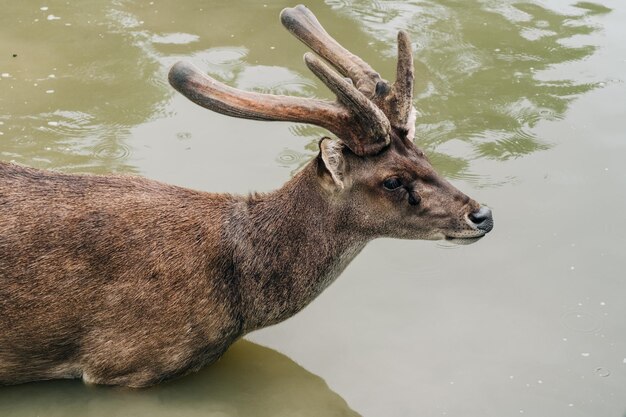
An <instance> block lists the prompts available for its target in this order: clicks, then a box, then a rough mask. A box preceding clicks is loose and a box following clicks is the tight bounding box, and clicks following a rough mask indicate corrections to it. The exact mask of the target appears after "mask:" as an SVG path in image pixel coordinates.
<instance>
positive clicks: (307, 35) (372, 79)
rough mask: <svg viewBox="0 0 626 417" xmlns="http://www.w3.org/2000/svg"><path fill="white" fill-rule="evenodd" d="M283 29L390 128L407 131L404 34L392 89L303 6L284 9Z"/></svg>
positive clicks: (409, 94) (407, 44) (409, 78)
mask: <svg viewBox="0 0 626 417" xmlns="http://www.w3.org/2000/svg"><path fill="white" fill-rule="evenodd" d="M280 20H281V22H282V23H283V25H284V26H285V27H286V28H287V30H289V32H291V33H292V34H293V35H294V36H295V37H296V38H298V39H299V40H301V41H302V42H303V43H304V44H306V45H307V46H308V47H309V48H311V49H312V50H313V51H314V52H315V53H317V54H318V55H320V56H321V57H322V58H324V59H325V60H327V61H328V62H330V63H331V64H332V65H333V66H334V67H336V68H337V69H338V70H339V71H340V72H341V73H342V74H343V75H344V76H347V77H349V78H350V79H352V80H353V81H354V83H355V85H356V87H357V88H358V89H359V91H361V92H362V93H363V94H364V95H365V96H366V97H367V98H369V99H370V100H371V101H373V102H374V104H376V105H377V106H378V107H379V108H380V109H381V110H382V111H383V112H384V114H385V115H386V116H387V118H388V120H389V122H390V123H391V125H392V126H393V127H394V128H397V129H399V130H401V131H410V130H412V126H409V124H410V123H411V121H410V116H411V112H412V110H413V105H412V100H413V54H412V51H411V41H410V39H409V36H408V34H407V33H406V32H404V31H400V32H399V33H398V66H397V74H396V77H397V78H396V81H395V82H394V84H393V86H390V85H389V83H388V82H387V81H385V80H383V79H382V78H381V77H380V74H378V73H377V72H376V71H374V69H373V68H372V67H371V66H369V64H367V63H366V62H365V61H363V60H362V59H361V58H359V57H358V56H356V55H354V54H353V53H351V52H350V51H348V50H347V49H345V48H344V47H343V46H341V45H340V44H339V43H338V42H337V41H336V40H335V39H334V38H333V37H332V36H330V35H329V34H328V33H327V32H326V30H324V28H323V27H322V25H321V24H320V22H319V21H318V20H317V18H316V17H315V15H314V14H313V13H312V12H311V11H310V10H309V9H308V8H306V7H305V6H303V5H298V6H296V7H291V8H286V9H284V10H283V11H282V12H281V13H280Z"/></svg>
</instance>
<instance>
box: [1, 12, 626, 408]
mask: <svg viewBox="0 0 626 417" xmlns="http://www.w3.org/2000/svg"><path fill="white" fill-rule="evenodd" d="M0 3H1V4H0V10H1V11H0V158H1V159H2V160H14V161H16V162H19V163H23V164H27V165H31V166H37V167H44V168H54V169H60V170H64V171H72V172H78V171H85V172H95V173H105V172H114V171H123V172H133V173H138V174H141V175H145V176H147V177H151V178H155V179H159V180H164V181H168V182H172V183H176V184H180V185H184V186H189V187H193V188H198V189H204V190H211V191H230V192H242V193H243V192H248V191H250V190H269V189H273V188H276V187H278V186H280V185H281V184H282V183H283V182H284V181H285V180H286V179H288V178H289V177H290V175H291V174H292V173H293V172H294V171H295V170H297V169H298V167H299V166H301V165H302V164H304V163H305V162H306V161H307V160H308V158H310V157H311V156H312V155H314V152H315V148H316V145H315V144H316V139H317V138H318V136H319V135H320V134H321V133H322V131H321V130H320V129H317V128H311V127H307V126H304V125H293V124H287V123H263V122H252V121H244V120H237V119H231V118H228V117H224V116H220V115H217V114H213V113H211V112H209V111H207V110H204V109H201V108H199V107H197V106H195V105H193V104H192V103H190V102H188V101H187V100H186V99H184V98H183V97H181V96H179V95H177V94H175V93H174V92H173V90H172V89H171V88H170V87H169V86H168V85H167V82H166V73H167V70H168V68H169V66H170V65H171V64H172V63H173V62H175V61H176V60H178V59H181V58H185V59H189V60H191V61H193V62H194V63H196V64H197V65H198V66H200V67H201V68H203V69H204V70H206V71H207V72H209V73H211V74H212V75H213V76H215V77H217V78H219V79H221V80H223V81H225V82H227V83H229V84H231V85H234V86H237V87H239V88H245V89H251V90H258V91H266V92H274V93H282V94H294V95H304V96H312V95H316V96H322V97H330V94H329V93H328V92H327V91H326V90H325V89H324V88H323V87H322V86H321V84H320V83H319V82H318V81H317V80H315V79H314V78H313V77H312V76H311V75H310V74H309V73H308V72H307V70H306V68H305V66H304V64H303V63H302V54H303V52H304V51H305V48H304V47H303V46H302V45H301V44H300V43H299V42H298V41H296V40H295V39H293V38H292V37H291V36H289V34H288V33H287V32H286V31H285V30H284V29H283V28H282V27H281V25H280V24H279V23H278V13H279V11H280V10H281V9H282V8H283V7H286V6H291V5H293V3H286V2H275V3H274V2H272V3H269V2H268V3H267V4H263V2H256V1H240V2H236V4H235V2H227V1H185V2H174V1H164V0H155V1H153V2H148V1H146V2H138V1H136V2H133V1H123V0H118V1H113V2H110V1H95V0H93V1H82V2H66V1H37V2H34V1H9V0H2V1H1V2H0ZM308 6H309V7H310V8H311V9H312V10H313V11H314V12H315V13H316V14H317V15H318V17H319V19H320V21H322V23H323V24H324V25H325V26H326V27H327V29H328V31H329V32H330V33H331V34H333V35H335V36H336V37H337V38H338V39H339V40H340V41H342V43H344V44H345V45H346V46H348V47H350V49H352V50H353V51H354V52H356V53H358V54H359V55H361V56H362V57H363V58H364V59H366V60H367V61H369V62H370V63H371V64H372V65H373V66H374V67H375V68H376V69H378V70H379V71H380V72H381V73H383V75H385V76H387V77H390V78H391V76H392V74H393V71H394V69H393V68H394V64H395V63H394V54H395V45H394V39H395V32H396V31H397V30H398V29H401V28H404V29H408V30H409V32H410V33H411V35H412V38H413V41H414V44H415V48H416V69H417V97H416V100H415V101H416V105H417V107H418V109H419V111H420V117H419V118H418V125H417V132H418V134H417V137H418V138H419V143H420V144H421V146H422V147H424V148H425V150H426V151H427V152H428V153H429V154H430V155H431V159H432V160H433V161H434V163H435V165H436V166H437V168H438V169H439V170H440V171H441V172H443V173H444V174H445V175H446V176H447V177H449V178H450V179H452V180H453V181H454V182H455V183H456V184H457V185H458V186H459V187H460V188H461V189H463V190H465V191H467V192H468V194H470V195H472V196H475V197H477V198H478V199H480V200H481V201H483V202H485V203H488V204H489V205H490V206H491V207H493V208H494V212H495V216H496V217H497V219H496V229H495V230H494V232H493V233H491V234H490V235H489V236H488V237H487V238H485V239H483V240H482V241H480V242H479V243H477V244H475V245H472V246H464V247H452V246H447V245H443V244H437V243H432V242H410V241H393V240H380V241H376V242H373V243H372V244H370V245H369V246H368V247H367V248H366V249H365V251H364V253H362V254H361V255H360V256H359V257H358V258H357V259H356V260H355V261H354V263H353V264H352V265H351V266H350V267H349V268H348V270H347V271H346V272H345V273H344V274H343V276H342V277H341V278H340V279H339V280H338V281H337V282H336V283H335V284H333V285H332V286H331V287H330V288H329V289H328V290H327V291H326V292H325V293H324V294H323V295H322V296H321V297H320V298H319V299H318V300H316V301H315V302H314V303H313V304H312V305H311V306H310V307H308V308H307V309H306V310H305V311H303V312H302V313H300V314H299V315H297V316H296V317H294V318H292V319H290V320H288V321H287V322H285V323H283V324H280V325H278V326H275V327H273V328H270V329H265V330H262V331H259V332H256V333H254V334H251V335H249V337H248V339H249V340H252V341H254V342H256V343H260V344H262V345H266V346H269V347H271V349H268V348H264V347H261V346H259V345H257V344H254V343H251V342H242V343H240V344H238V345H236V346H234V347H233V349H232V350H231V351H229V353H228V354H227V356H226V357H225V359H224V360H223V361H222V362H220V363H219V364H217V365H216V366H214V367H211V368H208V369H205V370H204V371H202V372H201V373H199V374H197V375H194V376H191V377H188V378H183V379H182V380H180V381H176V382H174V383H172V384H166V385H164V386H161V387H157V388H155V389H151V390H145V391H139V392H136V391H127V390H122V389H109V388H89V387H84V386H83V385H82V384H81V383H79V382H71V381H57V382H44V383H37V384H29V385H24V386H18V387H10V388H2V389H0V415H1V416H20V417H23V416H33V415H51V416H54V415H59V416H61V415H63V416H66V415H81V416H87V415H89V416H99V415H118V416H122V415H124V416H128V415H133V416H141V415H146V416H147V415H150V416H152V415H180V416H200V415H202V416H206V415H210V416H264V415H267V416H283V415H284V416H295V415H302V416H304V415H307V416H308V415H311V416H313V415H315V416H326V415H330V416H335V415H338V416H339V415H341V416H351V415H363V416H409V415H411V416H438V415H448V416H463V417H466V416H476V417H489V416H493V417H502V416H517V415H525V416H538V417H546V416H550V417H561V416H590V417H597V416H623V415H624V414H625V413H626V302H624V299H625V297H626V278H625V272H624V270H625V269H626V268H625V267H626V260H625V258H624V255H623V252H624V248H625V247H626V221H624V218H623V213H625V212H626V193H625V192H624V190H625V189H626V168H625V166H626V164H624V157H625V156H626V134H625V128H624V120H625V119H626V104H625V103H626V85H625V83H624V74H626V43H625V42H624V40H625V39H626V28H625V26H624V22H626V6H625V5H624V4H623V2H619V1H618V0H614V1H603V2H602V4H600V3H592V2H579V3H576V2H575V0H574V1H561V0H548V1H543V2H528V1H520V2H508V1H481V2H478V1H471V2H470V1H463V2H462V1H437V2H433V1H420V2H399V1H398V2H388V1H375V0H374V1H354V2H350V1H339V0H327V1H326V2H325V3H323V2H321V1H314V2H309V3H308ZM14 55H16V56H14ZM279 352H280V353H279ZM294 361H295V362H297V363H298V364H300V365H296V363H294ZM353 410H354V411H353Z"/></svg>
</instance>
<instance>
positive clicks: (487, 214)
mask: <svg viewBox="0 0 626 417" xmlns="http://www.w3.org/2000/svg"><path fill="white" fill-rule="evenodd" d="M467 217H468V218H469V220H470V221H471V222H472V224H473V225H474V226H476V228H477V229H478V230H482V231H483V232H485V233H488V232H490V231H491V229H493V216H492V214H491V209H490V208H489V207H487V206H480V208H479V209H478V210H477V211H475V212H473V213H470V214H469V215H468V216H467Z"/></svg>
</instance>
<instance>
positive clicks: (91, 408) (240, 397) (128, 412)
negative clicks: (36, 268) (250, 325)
mask: <svg viewBox="0 0 626 417" xmlns="http://www.w3.org/2000/svg"><path fill="white" fill-rule="evenodd" d="M0 415H1V416H3V417H17V416H19V417H24V416H36V415H41V416H44V415H45V416H49V417H57V416H58V417H66V416H85V417H97V416H136V417H140V416H150V417H157V416H168V417H169V416H224V417H226V416H229V417H230V416H240V417H247V416H249V417H265V416H267V417H283V416H284V417H293V416H302V417H304V416H329V417H331V416H336V417H340V416H343V417H358V416H359V415H358V414H357V413H355V412H354V411H352V410H351V409H350V407H349V406H348V405H347V404H346V402H345V401H344V400H343V399H342V398H341V397H340V396H339V395H337V394H336V393H335V392H333V391H332V390H331V389H330V388H328V385H326V383H325V382H324V380H323V379H321V378H320V377H318V376H316V375H313V374H312V373H310V372H308V371H307V370H305V369H304V368H302V367H300V366H299V365H298V364H296V363H295V362H293V361H292V360H291V359H289V358H287V357H286V356H284V355H282V354H280V353H278V352H276V351H274V350H272V349H268V348H266V347H262V346H259V345H257V344H254V343H251V342H248V341H245V340H242V341H240V342H238V343H236V344H235V345H233V346H232V347H231V348H230V349H229V350H228V352H227V353H226V354H225V355H224V357H223V358H222V359H221V360H220V361H219V362H217V363H216V364H214V365H213V366H210V367H208V368H205V369H202V370H201V371H200V372H198V373H195V374H192V375H189V376H187V377H184V378H181V379H178V380H175V381H172V382H170V383H166V384H162V385H159V386H156V387H153V388H148V389H143V390H129V389H124V388H109V387H99V386H87V385H85V384H83V383H82V382H80V381H46V382H38V383H31V384H24V385H16V386H11V387H2V388H1V389H0Z"/></svg>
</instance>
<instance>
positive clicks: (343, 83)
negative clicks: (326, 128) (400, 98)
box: [304, 52, 391, 154]
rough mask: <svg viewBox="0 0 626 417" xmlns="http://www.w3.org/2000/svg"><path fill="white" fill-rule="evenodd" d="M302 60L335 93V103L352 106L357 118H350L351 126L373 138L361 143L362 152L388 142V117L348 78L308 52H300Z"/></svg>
mask: <svg viewBox="0 0 626 417" xmlns="http://www.w3.org/2000/svg"><path fill="white" fill-rule="evenodd" d="M304 62H305V63H306V65H307V67H309V69H310V70H311V72H313V74H315V75H316V76H317V78H319V79H320V80H322V82H323V83H324V84H326V86H327V87H328V88H329V89H330V90H331V91H332V92H333V93H335V95H336V96H337V100H339V102H341V103H343V104H344V105H345V106H347V107H348V108H350V109H352V112H351V113H352V114H353V117H354V118H355V119H357V120H354V121H353V125H356V126H359V128H360V130H361V134H363V135H364V136H363V137H365V138H374V141H373V142H371V143H367V142H366V143H364V144H363V145H365V146H366V149H364V150H363V151H364V153H367V154H371V153H378V152H379V151H380V150H381V149H382V148H383V147H385V146H386V145H388V144H389V142H390V140H391V139H390V137H389V131H390V130H391V126H390V125H389V120H387V116H385V114H384V113H383V112H382V111H381V110H380V109H379V108H378V107H376V105H375V104H374V103H372V102H371V101H370V100H369V99H368V98H367V97H365V95H364V94H363V93H361V92H360V91H359V90H357V89H356V88H355V87H354V85H352V83H351V82H350V81H348V80H346V79H345V78H342V77H340V76H339V75H338V74H337V73H336V72H334V71H333V70H331V69H330V68H329V67H328V65H326V64H324V63H323V62H322V61H321V60H320V59H319V58H318V57H316V56H315V55H313V54H312V53H310V52H307V53H306V54H304ZM348 147H350V146H348ZM350 148H351V147H350ZM351 149H352V148H351Z"/></svg>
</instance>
